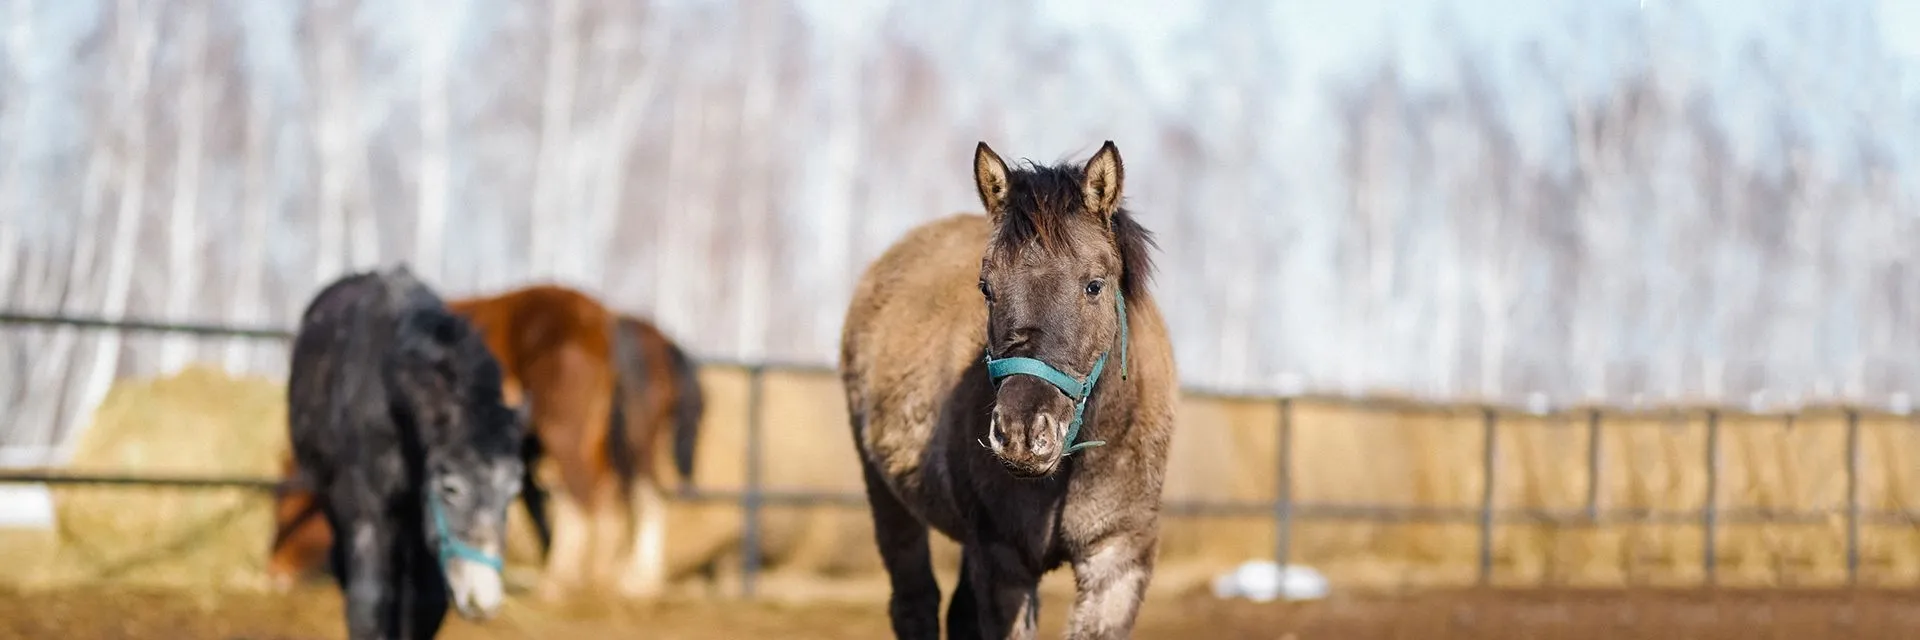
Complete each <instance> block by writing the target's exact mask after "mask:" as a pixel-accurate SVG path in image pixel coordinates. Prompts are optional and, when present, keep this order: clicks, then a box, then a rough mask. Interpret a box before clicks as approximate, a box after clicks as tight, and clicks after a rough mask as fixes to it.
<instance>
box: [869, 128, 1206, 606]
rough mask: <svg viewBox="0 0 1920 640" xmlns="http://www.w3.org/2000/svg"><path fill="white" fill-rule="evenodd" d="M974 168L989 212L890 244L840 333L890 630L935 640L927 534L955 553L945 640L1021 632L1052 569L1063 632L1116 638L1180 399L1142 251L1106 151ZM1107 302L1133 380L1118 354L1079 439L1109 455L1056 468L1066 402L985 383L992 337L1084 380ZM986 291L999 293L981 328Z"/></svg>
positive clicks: (1079, 455)
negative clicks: (1058, 571)
mask: <svg viewBox="0 0 1920 640" xmlns="http://www.w3.org/2000/svg"><path fill="white" fill-rule="evenodd" d="M976 171H977V173H978V174H979V175H978V176H977V181H978V183H979V187H980V189H981V195H982V201H983V202H984V203H986V205H987V208H988V210H989V212H991V213H990V216H981V215H957V216H951V217H947V218H942V219H939V220H936V221H933V222H930V223H927V224H925V225H922V226H920V227H918V228H916V229H914V230H912V231H910V232H909V233H908V234H907V235H906V236H905V237H904V238H902V239H901V240H899V241H898V242H897V243H895V244H894V246H893V247H891V248H890V249H889V250H888V251H887V252H886V253H885V254H883V255H882V256H881V257H880V258H879V259H878V260H876V261H875V262H874V263H873V264H872V265H870V266H869V267H868V269H867V271H866V273H865V275H864V276H863V277H862V279H861V281H860V283H859V285H858V287H857V288H856V290H855V292H854V295H853V300H852V304H851V307H850V309H849V310H848V314H847V319H846V324H845V328H844V333H843V335H842V345H841V359H840V367H841V375H842V378H843V382H844V384H845V388H846V393H847V406H848V411H849V416H850V418H851V421H852V423H853V425H852V426H853V432H854V440H855V444H856V446H857V447H858V448H859V450H860V453H861V457H862V460H863V463H864V466H865V470H864V471H865V474H866V478H867V486H868V500H869V505H870V508H871V510H872V512H873V518H874V525H875V536H876V539H877V540H876V542H877V543H878V545H879V548H880V553H881V555H882V557H883V560H884V561H885V564H886V565H887V570H888V572H889V574H890V575H891V576H892V580H893V599H892V603H891V606H890V609H891V615H892V617H893V624H894V630H895V633H896V635H898V636H900V637H916V638H919V637H924V638H935V637H938V635H939V628H938V608H939V597H940V596H939V591H938V587H937V586H936V585H935V583H934V580H933V576H932V572H931V566H930V564H929V560H928V554H927V538H926V536H927V529H928V527H929V526H931V527H932V528H933V529H934V530H938V531H940V532H941V533H943V534H945V535H947V536H948V537H950V538H952V539H954V540H955V541H957V542H959V543H961V545H962V546H963V548H964V551H963V556H964V559H963V561H962V565H963V568H962V574H961V575H962V577H961V583H960V584H959V585H958V586H957V587H956V589H955V595H954V599H953V603H952V605H951V608H950V609H949V612H948V622H947V627H948V634H949V636H950V637H955V638H959V637H968V636H974V635H979V636H981V637H1005V636H1007V635H1009V634H1012V635H1027V634H1031V633H1032V629H1031V628H1030V627H1029V626H1027V625H1026V624H1022V621H1023V617H1025V616H1028V615H1031V614H1035V613H1037V612H1036V611H1034V610H1033V609H1034V608H1035V607H1037V602H1035V601H1033V600H1031V594H1032V592H1033V589H1034V587H1035V586H1036V585H1037V584H1038V580H1039V577H1040V575H1041V574H1042V573H1045V572H1046V571H1049V570H1051V569H1053V568H1056V567H1058V566H1059V565H1061V564H1070V565H1072V566H1073V568H1074V572H1075V578H1076V582H1077V586H1078V589H1077V590H1078V596H1077V598H1076V601H1075V604H1074V610H1073V613H1072V616H1071V619H1070V622H1069V625H1068V626H1069V636H1070V637H1074V638H1109V637H1126V636H1127V635H1128V634H1129V633H1130V632H1131V628H1132V625H1133V619H1134V617H1135V615H1136V613H1137V610H1138V607H1139V603H1140V599H1141V597H1142V595H1143V592H1144V589H1145V586H1146V584H1147V582H1148V581H1149V579H1150V577H1151V574H1152V566H1153V559H1154V554H1155V551H1156V547H1157V539H1158V528H1159V525H1158V517H1159V510H1160V490H1161V484H1162V481H1163V478H1164V472H1165V466H1166V460H1167V452H1168V445H1169V442H1170V440H1171V436H1172V428H1173V411H1174V404H1175V402H1176V399H1177V394H1178V389H1177V386H1176V382H1175V372H1174V362H1173V351H1172V348H1171V345H1170V343H1169V341H1168V337H1167V331H1166V326H1165V324H1164V322H1163V320H1162V318H1161V315H1160V312H1159V310H1158V308H1157V307H1156V306H1155V305H1154V302H1153V299H1152V297H1151V296H1150V295H1148V293H1147V292H1146V290H1145V289H1146V287H1145V283H1146V279H1147V276H1148V272H1149V269H1150V260H1149V259H1148V257H1147V248H1148V247H1149V246H1150V245H1151V239H1150V236H1149V235H1148V234H1147V232H1146V231H1145V230H1144V229H1141V228H1140V227H1139V226H1138V225H1137V224H1135V223H1134V222H1133V221H1132V219H1131V218H1130V214H1128V213H1127V212H1126V211H1125V210H1124V209H1121V208H1119V207H1118V199H1119V187H1120V176H1121V171H1120V165H1119V157H1118V154H1117V152H1115V151H1114V150H1113V148H1112V144H1111V143H1108V144H1107V145H1106V146H1105V147H1103V149H1102V150H1101V152H1100V153H1099V154H1097V155H1096V156H1095V157H1094V159H1093V160H1092V161H1090V162H1089V163H1088V165H1087V166H1086V167H1085V168H1082V167H1035V168H1030V169H1026V170H1022V171H1016V172H1009V171H1007V170H1006V168H1005V166H1004V165H1003V164H1002V163H1001V162H1000V160H999V158H998V157H997V156H994V155H993V153H992V151H991V150H989V149H987V148H986V146H985V145H984V144H982V145H981V146H980V148H979V149H978V151H977V161H976ZM1090 175H1091V176H1092V178H1089V177H1088V176H1090ZM1089 277H1090V278H1092V279H1091V280H1088V279H1087V278H1089ZM1109 279H1110V280H1113V281H1114V282H1113V286H1111V287H1103V286H1102V285H1101V284H1097V283H1096V282H1095V281H1101V282H1104V281H1105V280H1109ZM1083 290H1084V295H1085V296H1086V297H1085V298H1075V297H1074V296H1078V295H1083V293H1082V292H1083ZM1114 290H1124V291H1125V293H1126V304H1127V317H1126V319H1127V321H1128V323H1129V325H1130V326H1129V331H1130V334H1131V341H1130V344H1129V345H1128V347H1129V348H1128V352H1127V354H1126V365H1125V371H1124V374H1125V375H1124V376H1123V375H1122V373H1123V372H1122V368H1121V364H1120V361H1119V355H1120V354H1119V350H1118V349H1113V357H1112V358H1110V361H1109V362H1108V364H1107V369H1106V371H1105V373H1104V374H1103V375H1102V377H1101V379H1100V381H1099V382H1098V386H1097V387H1096V388H1095V392H1094V395H1093V396H1092V399H1091V400H1090V401H1089V406H1088V407H1087V409H1086V411H1087V414H1086V424H1085V427H1084V428H1083V430H1082V432H1081V435H1080V438H1079V440H1080V441H1083V442H1084V441H1087V440H1091V439H1098V440H1104V441H1105V442H1106V444H1105V445H1104V446H1097V447H1093V448H1089V449H1084V450H1081V451H1078V452H1075V453H1072V454H1071V455H1070V456H1066V457H1065V458H1064V460H1063V458H1062V456H1061V455H1060V451H1061V450H1062V449H1063V448H1064V445H1067V444H1071V443H1062V442H1057V440H1058V439H1059V438H1058V436H1059V435H1060V434H1061V433H1062V432H1063V431H1064V429H1065V427H1064V424H1065V418H1066V417H1067V416H1070V415H1071V407H1072V403H1071V402H1070V401H1068V400H1067V399H1066V398H1065V396H1064V395H1063V394H1061V393H1060V392H1059V391H1058V390H1056V389H1054V388H1053V387H1051V386H1046V385H1045V383H1042V382H1039V381H1037V380H1035V379H1032V378H1030V377H1026V376H1014V377H1012V378H1008V379H1006V380H1003V381H1002V382H1001V383H1000V384H999V385H998V388H997V389H996V385H994V384H993V383H991V382H990V381H989V380H988V376H987V374H986V370H985V361H984V359H983V355H984V352H985V350H986V349H987V348H988V346H989V341H988V334H989V332H990V331H991V332H992V333H993V334H994V338H995V340H994V346H993V351H994V355H995V357H1006V356H1008V355H1019V356H1027V357H1034V358H1038V359H1041V360H1043V361H1047V362H1049V363H1050V364H1052V365H1053V366H1054V367H1056V368H1059V369H1062V370H1064V371H1066V372H1068V373H1070V374H1071V375H1073V376H1075V377H1084V376H1086V375H1087V373H1088V371H1089V369H1090V368H1091V367H1090V366H1089V365H1090V363H1091V361H1092V359H1093V358H1094V357H1096V354H1098V353H1099V352H1101V351H1103V350H1105V349H1107V348H1108V347H1109V346H1117V334H1118V322H1117V320H1118V319H1117V318H1116V317H1115V315H1116V314H1115V313H1114V312H1113V302H1112V300H1113V299H1112V298H1111V297H1110V296H1111V295H1112V292H1113V291H1114ZM988 296H996V297H997V298H998V299H997V300H996V301H995V302H993V304H994V305H998V306H996V307H995V312H994V313H993V314H992V316H993V317H991V318H990V314H989V304H988V303H986V302H983V299H984V298H986V297H988ZM990 325H991V327H990ZM1063 409H1064V411H1066V412H1067V413H1066V414H1064V415H1063V414H1062V413H1061V411H1063ZM996 411H998V412H999V413H995V412H996ZM1048 415H1051V416H1056V417H1054V418H1048V419H1042V418H1040V417H1036V416H1048ZM1001 423H1005V424H1001ZM1035 425H1043V426H1044V428H1043V426H1035ZM990 429H992V430H994V433H991V434H990V433H989V431H990ZM990 439H991V440H994V443H995V444H994V445H993V446H989V443H988V440H990ZM1036 440H1037V442H1036ZM996 447H997V448H996ZM1010 471H1017V472H1018V473H1019V475H1022V476H1032V477H1026V478H1023V477H1016V474H1015V473H1010Z"/></svg>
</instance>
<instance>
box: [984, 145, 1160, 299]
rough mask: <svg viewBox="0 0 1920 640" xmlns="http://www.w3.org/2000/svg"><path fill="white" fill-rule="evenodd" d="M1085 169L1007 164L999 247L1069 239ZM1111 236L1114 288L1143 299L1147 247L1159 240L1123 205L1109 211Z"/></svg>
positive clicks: (1149, 262)
mask: <svg viewBox="0 0 1920 640" xmlns="http://www.w3.org/2000/svg"><path fill="white" fill-rule="evenodd" d="M1085 176H1086V172H1085V169H1084V168H1082V167H1080V166H1079V165H1077V164H1073V163H1061V164H1055V165H1037V164H1034V163H1033V162H1031V161H1028V162H1025V163H1024V166H1010V167H1008V168H1007V183H1008V184H1007V187H1008V188H1007V204H1006V213H1005V215H1004V217H1003V219H1002V220H1001V222H1000V224H999V225H998V229H997V230H996V231H995V233H994V242H995V243H996V244H997V245H998V246H1000V247H1006V248H1013V247H1022V246H1026V245H1027V244H1028V243H1032V242H1038V243H1039V245H1040V246H1041V247H1042V248H1046V249H1055V248H1058V247H1059V244H1060V243H1063V242H1071V241H1072V240H1071V238H1072V237H1073V236H1072V231H1073V226H1072V225H1073V224H1074V223H1076V222H1079V221H1077V220H1075V219H1074V218H1075V216H1085V215H1087V213H1086V208H1085V206H1084V205H1083V204H1082V203H1081V201H1082V198H1083V196H1082V191H1081V188H1080V185H1081V184H1082V183H1083V182H1084V181H1085ZM1112 232H1113V239H1114V243H1115V246H1117V247H1118V248H1119V250H1120V265H1121V274H1120V290H1121V291H1122V292H1124V293H1126V295H1127V297H1128V298H1133V299H1136V300H1144V299H1146V295H1147V291H1146V289H1147V283H1148V281H1149V280H1151V279H1152V278H1153V253H1152V252H1153V250H1154V249H1158V248H1159V244H1158V243H1157V242H1155V241H1154V239H1153V232H1152V231H1148V230H1147V228H1146V227H1143V226H1140V223H1139V222H1137V221H1135V220H1134V219H1133V213H1132V212H1131V211H1128V210H1127V208H1126V207H1125V206H1122V207H1120V208H1119V210H1117V211H1115V212H1114V214H1113V228H1112Z"/></svg>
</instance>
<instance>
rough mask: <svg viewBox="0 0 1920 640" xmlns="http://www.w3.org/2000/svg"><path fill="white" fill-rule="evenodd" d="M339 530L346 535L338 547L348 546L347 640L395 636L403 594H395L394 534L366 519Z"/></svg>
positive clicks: (338, 542)
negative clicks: (399, 598) (400, 599)
mask: <svg viewBox="0 0 1920 640" xmlns="http://www.w3.org/2000/svg"><path fill="white" fill-rule="evenodd" d="M346 525H347V526H346V527H343V528H341V529H337V531H342V532H344V533H345V534H346V535H342V536H339V537H337V538H336V540H335V543H334V544H345V545H347V551H346V556H347V558H346V565H347V576H348V577H347V580H346V582H345V587H346V592H347V593H346V596H347V597H346V600H347V602H346V609H347V637H348V638H351V639H352V640H375V639H380V640H386V639H388V638H393V637H395V635H396V633H397V632H398V631H399V630H398V628H397V627H398V624H397V623H398V622H399V619H398V618H399V613H400V612H399V610H398V607H399V601H398V598H397V596H398V595H399V594H397V593H395V592H394V589H393V584H394V581H395V578H396V577H397V576H396V575H395V567H394V566H393V560H394V548H393V542H394V535H393V532H392V531H389V530H387V529H386V528H384V527H381V526H379V525H378V524H376V523H374V522H372V521H371V520H368V519H365V518H355V519H352V520H348V521H347V522H346Z"/></svg>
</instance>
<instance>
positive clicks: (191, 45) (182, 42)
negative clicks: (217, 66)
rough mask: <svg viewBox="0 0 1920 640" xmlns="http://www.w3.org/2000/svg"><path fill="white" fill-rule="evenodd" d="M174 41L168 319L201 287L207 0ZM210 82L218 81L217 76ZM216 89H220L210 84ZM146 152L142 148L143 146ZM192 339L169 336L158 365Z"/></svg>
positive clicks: (165, 365) (196, 5) (170, 365)
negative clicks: (175, 129)
mask: <svg viewBox="0 0 1920 640" xmlns="http://www.w3.org/2000/svg"><path fill="white" fill-rule="evenodd" d="M183 13H184V14H185V16H184V17H183V20H184V21H185V23H186V24H184V25H182V33H181V34H180V36H179V44H178V46H179V47H180V48H182V49H184V50H185V52H186V60H185V62H184V63H182V65H181V67H182V73H181V74H180V75H181V76H183V77H182V78H181V87H180V94H179V104H178V106H177V107H176V108H177V109H178V113H179V128H180V136H179V140H178V141H177V142H175V144H174V158H173V202H172V205H171V210H170V211H169V213H168V225H167V240H168V243H167V274H168V276H169V277H168V282H167V286H166V287H164V288H165V290H166V306H165V308H164V311H163V313H164V314H165V317H166V318H168V319H169V320H175V321H178V320H181V319H184V318H185V317H186V316H187V315H188V313H189V312H190V310H191V307H190V305H192V304H193V302H194V298H195V296H196V295H197V294H198V293H199V291H200V265H201V264H202V263H203V262H204V260H203V258H202V256H200V255H198V251H197V250H198V249H199V244H200V224H199V222H200V164H201V161H202V159H203V158H204V157H205V156H206V151H205V147H206V140H205V137H206V136H205V135H204V130H205V128H206V120H207V94H208V93H209V89H208V86H207V85H208V84H209V82H208V78H207V76H208V75H209V74H208V73H207V68H206V67H207V61H206V58H207V21H208V13H209V8H208V6H207V0H194V1H192V2H189V3H188V6H187V7H186V8H185V11H184V12H183ZM214 82H218V81H217V80H215V81H214ZM213 92H214V93H217V92H218V89H217V88H215V89H214V90H213ZM143 152H144V151H143ZM195 344H196V342H195V341H194V338H192V337H191V336H173V337H171V338H170V339H168V340H167V341H166V342H165V343H164V344H163V346H162V347H161V350H160V369H161V370H162V371H167V372H171V371H174V370H177V369H179V368H180V367H182V366H184V365H185V364H186V363H187V361H188V360H189V359H190V358H192V356H193V349H194V345H195Z"/></svg>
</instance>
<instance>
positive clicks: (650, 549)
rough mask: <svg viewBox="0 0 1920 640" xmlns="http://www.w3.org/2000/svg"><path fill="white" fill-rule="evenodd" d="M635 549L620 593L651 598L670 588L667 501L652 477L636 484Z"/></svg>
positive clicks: (634, 514) (634, 485)
mask: <svg viewBox="0 0 1920 640" xmlns="http://www.w3.org/2000/svg"><path fill="white" fill-rule="evenodd" d="M632 497H633V502H632V506H633V520H634V525H635V526H634V536H633V546H632V547H630V548H629V549H628V554H629V556H628V558H627V569H626V573H625V575H623V576H621V579H620V592H621V594H622V595H625V596H627V597H629V598H651V597H654V596H657V595H659V594H660V592H661V591H662V590H663V589H664V588H665V587H666V574H667V572H666V543H667V531H666V529H667V523H666V520H667V501H666V498H665V497H664V496H662V495H661V492H660V486H659V485H658V484H656V483H654V481H653V479H652V478H651V477H648V476H646V475H641V476H640V477H638V478H635V479H634V481H633V496H632Z"/></svg>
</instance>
